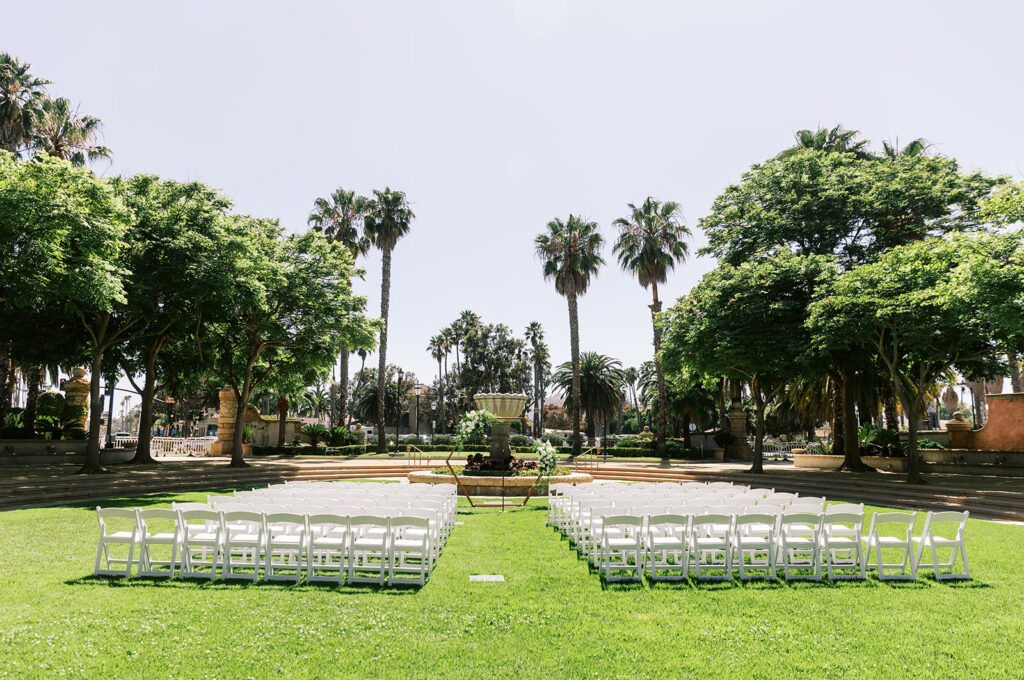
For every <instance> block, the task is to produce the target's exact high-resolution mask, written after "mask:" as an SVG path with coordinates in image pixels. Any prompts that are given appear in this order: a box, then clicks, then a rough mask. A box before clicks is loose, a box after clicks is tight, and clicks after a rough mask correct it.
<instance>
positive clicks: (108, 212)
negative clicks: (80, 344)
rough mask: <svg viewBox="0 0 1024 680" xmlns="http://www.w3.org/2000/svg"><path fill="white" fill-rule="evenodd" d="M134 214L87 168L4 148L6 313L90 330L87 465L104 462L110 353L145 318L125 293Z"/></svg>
mask: <svg viewBox="0 0 1024 680" xmlns="http://www.w3.org/2000/svg"><path fill="white" fill-rule="evenodd" d="M129 217H130V213H129V211H128V209H127V208H126V207H125V205H124V202H123V201H122V200H121V199H120V197H119V196H118V195H117V194H116V192H115V191H114V190H113V188H112V187H111V186H110V183H109V182H107V181H106V180H103V179H101V178H99V177H97V176H95V175H93V174H92V173H91V172H89V171H88V170H85V169H84V168H75V167H73V166H72V165H71V164H70V163H68V162H66V161H62V160H59V159H55V158H49V157H46V158H42V159H40V160H38V161H36V162H33V163H17V162H16V161H15V160H14V158H13V156H12V155H11V154H9V153H6V152H4V153H0V271H2V272H3V273H4V275H3V279H2V282H0V287H2V288H3V289H4V290H3V291H2V292H0V300H2V304H3V309H2V310H0V317H2V318H4V319H7V320H11V319H12V318H16V316H17V314H18V312H19V310H26V311H28V312H38V311H39V310H44V311H45V310H49V312H50V313H51V314H52V315H54V316H56V315H62V316H66V317H68V318H71V319H77V320H78V322H79V323H80V324H81V327H82V328H83V329H84V330H85V332H86V334H87V336H88V343H89V347H90V357H91V361H90V365H91V376H92V385H91V393H90V402H91V409H92V410H91V414H90V422H89V442H88V446H87V448H86V463H85V465H84V466H83V467H82V470H81V471H82V472H101V471H102V470H103V468H102V467H101V465H100V446H99V435H100V420H101V418H102V415H103V404H102V400H101V395H100V381H99V376H101V375H103V374H104V371H103V354H104V352H106V351H107V350H108V349H109V348H110V347H112V346H114V345H115V344H118V343H122V342H125V341H127V340H128V339H130V338H131V337H132V335H133V334H135V333H136V332H137V329H138V327H140V326H141V322H142V321H143V319H142V318H141V317H139V316H137V315H136V314H134V313H133V312H132V311H131V310H130V309H128V308H127V297H126V294H125V280H126V277H127V272H126V271H125V269H124V266H123V262H124V256H125V252H124V251H125V241H124V236H125V232H126V231H127V226H128V222H129ZM8 322H10V321H8ZM21 323H24V320H22V321H21Z"/></svg>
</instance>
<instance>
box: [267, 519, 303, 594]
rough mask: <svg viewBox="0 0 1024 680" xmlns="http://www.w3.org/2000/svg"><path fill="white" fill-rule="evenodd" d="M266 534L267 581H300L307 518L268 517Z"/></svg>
mask: <svg viewBox="0 0 1024 680" xmlns="http://www.w3.org/2000/svg"><path fill="white" fill-rule="evenodd" d="M263 532H264V536H265V537H266V539H265V540H266V548H265V549H264V550H265V552H264V559H263V578H264V580H266V581H294V582H295V583H298V582H299V581H301V580H302V567H303V565H304V564H305V552H306V551H305V549H306V517H305V516H304V515H300V514H298V513H295V512H273V513H265V514H264V515H263Z"/></svg>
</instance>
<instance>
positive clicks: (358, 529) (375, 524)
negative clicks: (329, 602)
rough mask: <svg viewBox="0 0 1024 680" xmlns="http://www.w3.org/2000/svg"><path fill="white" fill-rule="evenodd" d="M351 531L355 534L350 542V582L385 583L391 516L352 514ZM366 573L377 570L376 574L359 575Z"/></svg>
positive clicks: (380, 584) (350, 520) (350, 519)
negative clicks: (389, 517) (354, 515)
mask: <svg viewBox="0 0 1024 680" xmlns="http://www.w3.org/2000/svg"><path fill="white" fill-rule="evenodd" d="M349 530H350V531H351V533H352V535H351V539H350V540H349V544H348V582H349V583H373V584H376V585H379V586H382V585H384V581H385V580H386V579H387V568H388V557H389V551H388V550H389V549H388V518H387V517H374V516H372V515H359V516H357V517H350V518H349ZM375 530H381V531H375ZM365 572H376V575H375V576H362V575H360V574H361V573H365Z"/></svg>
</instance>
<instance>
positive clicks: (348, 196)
mask: <svg viewBox="0 0 1024 680" xmlns="http://www.w3.org/2000/svg"><path fill="white" fill-rule="evenodd" d="M365 213H366V199H365V198H363V197H362V196H357V195H356V192H355V191H346V190H345V189H344V188H343V187H338V188H337V189H335V190H334V191H333V192H331V195H330V196H328V197H327V198H317V199H316V200H315V201H313V210H312V212H310V213H309V217H308V218H307V219H306V223H307V224H308V225H309V226H311V227H312V228H313V229H314V230H315V231H318V232H320V233H322V234H324V235H325V236H327V238H328V239H330V240H332V241H335V242H337V243H340V244H342V245H343V246H345V248H347V249H348V252H349V253H350V254H351V255H352V261H353V262H355V260H356V259H357V258H358V257H360V256H365V255H366V254H367V253H368V252H370V246H371V244H370V239H368V238H367V237H366V234H365V233H364V231H363V229H362V220H363V217H364V216H365ZM348 355H349V349H348V347H345V346H344V345H342V346H341V349H340V350H339V352H338V364H339V370H338V373H339V374H340V375H339V380H338V384H337V386H336V387H335V388H334V391H335V392H337V395H336V399H335V400H334V401H335V408H334V409H333V411H332V418H331V420H332V422H335V423H341V422H344V421H345V413H346V411H347V410H348V374H349V370H348Z"/></svg>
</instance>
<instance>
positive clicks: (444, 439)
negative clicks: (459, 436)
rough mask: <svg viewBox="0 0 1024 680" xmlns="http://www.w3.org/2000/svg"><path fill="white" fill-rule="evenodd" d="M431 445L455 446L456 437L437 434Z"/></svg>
mask: <svg viewBox="0 0 1024 680" xmlns="http://www.w3.org/2000/svg"><path fill="white" fill-rule="evenodd" d="M430 443H431V444H433V445H434V446H455V437H453V436H451V435H450V434H435V435H434V436H433V437H432V438H431V441H430Z"/></svg>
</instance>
